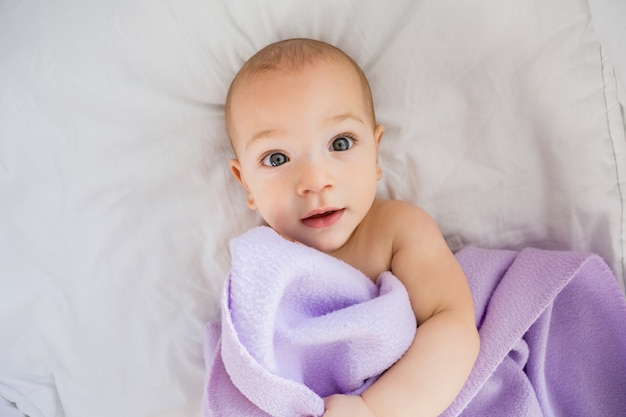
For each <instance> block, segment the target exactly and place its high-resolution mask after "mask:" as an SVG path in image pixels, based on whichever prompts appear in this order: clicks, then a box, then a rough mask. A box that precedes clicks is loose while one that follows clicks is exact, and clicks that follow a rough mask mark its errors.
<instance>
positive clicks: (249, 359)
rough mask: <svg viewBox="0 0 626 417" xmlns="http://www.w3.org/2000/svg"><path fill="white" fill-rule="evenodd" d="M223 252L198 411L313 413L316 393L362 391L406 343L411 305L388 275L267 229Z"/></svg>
mask: <svg viewBox="0 0 626 417" xmlns="http://www.w3.org/2000/svg"><path fill="white" fill-rule="evenodd" d="M230 250H231V256H232V267H231V272H230V275H229V277H228V280H227V282H226V284H225V288H224V294H223V297H222V320H221V323H211V324H209V325H208V326H207V335H206V343H205V345H206V347H205V358H206V362H207V367H208V369H209V371H208V374H209V378H208V383H207V396H206V402H205V404H204V405H205V414H206V415H210V416H267V415H270V416H276V417H279V416H285V417H294V416H320V415H322V414H323V412H324V403H323V400H322V397H325V396H328V395H331V394H334V393H354V394H358V393H360V392H362V391H363V390H364V389H365V388H367V386H369V384H371V383H372V382H373V381H374V380H375V378H376V377H377V376H379V375H380V374H381V373H382V372H383V371H384V370H386V369H387V368H389V367H390V366H391V365H393V363H394V362H395V361H397V360H398V359H399V358H400V357H401V356H402V354H403V353H404V352H405V351H406V349H407V348H408V347H409V345H410V344H411V342H412V341H413V337H414V336H415V331H416V322H415V317H414V315H413V311H412V309H411V304H410V302H409V299H408V295H407V293H406V290H405V288H404V286H403V285H402V284H401V283H400V282H399V281H398V279H397V278H396V277H394V276H393V275H392V274H391V273H388V272H386V273H383V274H381V275H380V276H379V277H378V279H377V283H376V284H374V283H373V282H372V281H371V280H370V279H369V278H367V277H366V276H365V275H363V273H362V272H360V271H358V270H357V269H355V268H353V267H351V266H350V265H348V264H346V263H344V262H341V261H339V260H337V259H335V258H333V257H331V256H329V255H326V254H324V253H322V252H319V251H317V250H314V249H311V248H308V247H306V246H303V245H300V244H297V243H294V242H289V241H287V240H285V239H283V238H282V237H280V236H279V235H278V234H277V233H276V232H274V231H273V230H272V229H270V228H267V227H259V228H255V229H252V230H250V231H249V232H247V233H245V234H244V235H242V236H240V237H238V238H235V239H233V240H232V241H231V244H230Z"/></svg>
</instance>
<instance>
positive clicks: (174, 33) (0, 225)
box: [0, 0, 626, 417]
mask: <svg viewBox="0 0 626 417" xmlns="http://www.w3.org/2000/svg"><path fill="white" fill-rule="evenodd" d="M624 22H626V6H625V4H623V3H620V2H617V1H610V0H591V1H589V2H587V1H584V0H531V1H526V2H518V1H512V0H497V1H496V0H475V1H471V2H453V1H451V0H420V1H412V0H411V1H409V0H406V1H396V2H385V3H383V2H376V1H366V2H358V1H354V0H342V1H319V2H308V1H303V0H297V1H269V2H255V1H251V0H246V1H243V0H242V1H237V2H227V1H215V0H205V1H199V0H187V1H184V2H176V1H168V0H157V1H138V0H136V1H115V0H108V1H107V0H100V1H91V2H82V1H78V0H50V1H36V0H32V1H19V2H18V1H1V2H0V415H2V416H18V417H22V416H24V415H26V416H29V417H63V416H66V417H76V416H81V417H84V416H90V417H100V416H103V417H105V416H106V417H112V416H115V417H144V416H146V417H147V416H151V417H157V416H158V417H195V416H199V415H200V407H199V404H200V401H201V397H202V389H203V381H204V362H203V353H202V352H203V350H202V345H203V328H204V324H205V323H206V322H208V321H210V320H214V319H216V318H217V317H218V316H219V305H220V304H219V298H220V294H221V288H222V285H223V283H224V280H225V278H226V276H227V274H228V270H229V265H230V255H229V252H228V242H229V241H230V239H231V238H233V237H234V236H237V235H239V234H241V233H242V232H244V231H245V230H247V229H249V228H250V227H252V226H255V225H258V224H260V219H258V218H257V217H256V215H255V213H253V212H250V211H249V210H248V209H247V207H246V205H245V195H244V194H243V192H242V191H241V190H240V187H239V186H238V185H237V184H236V181H235V179H234V178H232V176H231V175H230V172H229V170H228V164H227V161H228V159H229V158H231V157H232V151H231V149H230V145H229V141H228V139H227V135H226V132H225V127H224V122H223V102H224V99H225V95H226V91H227V88H228V85H229V83H230V80H232V78H233V76H234V74H235V72H236V71H237V70H238V68H239V67H240V66H241V64H242V63H243V62H244V61H245V60H246V59H247V58H248V57H249V56H251V55H252V54H253V53H254V52H255V51H256V50H258V49H259V48H261V47H262V46H264V45H266V44H268V43H270V42H272V41H275V40H279V39H284V38H291V37H313V38H318V39H321V40H324V41H327V42H330V43H333V44H335V45H337V46H339V47H341V48H342V49H344V50H345V51H346V52H347V53H349V54H350V55H351V56H352V57H353V58H354V59H355V60H356V61H357V62H358V63H359V64H361V66H362V67H363V68H364V71H365V73H366V74H367V76H368V78H369V80H370V83H371V86H372V91H373V96H374V101H375V103H376V112H377V118H378V121H379V122H380V123H382V124H384V125H385V127H386V129H385V136H384V138H383V142H382V145H381V155H380V158H381V166H382V168H383V171H384V176H383V179H382V180H381V181H380V183H379V190H378V191H379V195H380V196H381V197H385V198H396V199H404V200H408V201H412V202H414V203H416V204H418V205H420V206H421V207H423V208H424V209H425V210H426V211H427V212H428V213H430V214H431V215H432V216H433V217H434V218H435V220H436V221H437V222H438V224H439V225H440V227H441V229H442V231H443V233H444V235H445V237H446V239H447V241H448V243H449V245H450V247H451V248H452V249H453V250H454V251H458V250H460V249H462V248H465V247H468V246H478V247H482V248H494V249H512V250H518V249H522V248H527V247H532V248H539V249H550V250H552V249H554V250H564V251H585V252H593V253H597V254H599V255H600V256H601V257H602V258H603V259H604V260H605V261H606V263H607V264H608V265H609V266H610V267H611V268H612V270H613V272H614V274H615V276H616V279H617V281H618V283H619V285H620V286H621V288H622V290H623V289H624V288H625V283H626V260H625V254H626V139H625V126H626V125H625V117H624V103H626V90H624V86H625V85H626V84H624V83H625V82H626V44H625V43H624V42H623V39H624V37H625V36H626V24H625V23H624ZM624 325H625V326H626V323H625V324H624Z"/></svg>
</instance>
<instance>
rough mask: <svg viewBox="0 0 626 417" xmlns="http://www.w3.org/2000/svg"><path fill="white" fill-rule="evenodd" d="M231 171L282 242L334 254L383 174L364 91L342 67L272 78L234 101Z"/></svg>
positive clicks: (274, 73)
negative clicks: (278, 234) (302, 244)
mask: <svg viewBox="0 0 626 417" xmlns="http://www.w3.org/2000/svg"><path fill="white" fill-rule="evenodd" d="M230 133H231V139H232V140H233V147H234V149H235V152H236V154H237V158H238V159H237V160H233V161H231V169H232V172H233V174H234V175H235V177H237V178H238V179H239V181H240V182H241V184H242V185H243V187H244V188H245V189H246V192H247V193H248V205H249V206H250V208H252V209H256V210H259V212H260V214H261V216H262V217H263V218H264V219H265V221H266V222H267V223H268V224H269V225H270V226H271V227H272V228H274V229H275V230H276V231H277V232H278V233H280V234H282V235H283V236H285V237H287V238H289V239H293V240H295V241H298V242H301V243H304V244H306V245H308V246H312V247H315V248H317V249H319V250H322V251H325V252H332V251H334V250H336V249H339V248H340V247H342V246H343V245H344V244H345V243H346V242H347V241H348V239H349V238H350V236H351V235H352V233H353V232H354V230H355V228H356V227H357V226H358V224H359V223H360V222H361V220H363V218H364V217H365V215H366V214H367V212H368V210H369V209H370V207H371V205H372V202H373V201H374V198H375V194H376V183H377V181H378V179H380V177H381V175H382V173H381V170H380V167H379V165H378V145H379V142H380V139H381V137H382V133H383V128H382V126H377V127H374V121H373V120H371V115H370V113H369V111H368V106H367V104H366V100H365V98H364V96H363V90H362V88H361V83H360V80H359V78H358V75H357V74H356V72H355V71H354V70H353V69H352V68H351V67H350V66H348V65H347V64H343V63H328V62H319V63H318V64H316V65H315V66H310V65H308V66H306V67H305V68H304V69H301V70H297V71H295V70H287V69H285V70H271V71H266V72H263V73H261V74H260V75H256V76H254V77H253V78H251V79H247V80H245V81H244V82H243V85H241V86H240V88H238V89H237V91H235V92H234V94H233V96H232V101H231V118H230Z"/></svg>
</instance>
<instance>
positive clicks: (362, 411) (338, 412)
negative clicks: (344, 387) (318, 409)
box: [322, 394, 375, 417]
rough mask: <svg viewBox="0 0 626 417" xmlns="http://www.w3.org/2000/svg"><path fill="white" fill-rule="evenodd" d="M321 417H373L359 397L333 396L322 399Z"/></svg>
mask: <svg viewBox="0 0 626 417" xmlns="http://www.w3.org/2000/svg"><path fill="white" fill-rule="evenodd" d="M324 407H325V409H326V411H325V412H324V415H323V416H322V417H375V416H374V413H372V411H371V410H370V409H369V407H368V406H367V404H365V401H363V398H361V397H360V396H359V395H340V394H335V395H331V396H330V397H326V398H324Z"/></svg>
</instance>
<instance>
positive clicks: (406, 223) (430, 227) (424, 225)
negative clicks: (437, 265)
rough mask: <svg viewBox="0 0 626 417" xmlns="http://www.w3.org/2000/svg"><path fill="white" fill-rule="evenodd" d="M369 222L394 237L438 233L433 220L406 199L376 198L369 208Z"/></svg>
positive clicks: (424, 235) (425, 235)
mask: <svg viewBox="0 0 626 417" xmlns="http://www.w3.org/2000/svg"><path fill="white" fill-rule="evenodd" d="M371 222H372V224H373V225H375V227H376V228H378V229H379V230H383V229H384V230H387V231H389V232H391V233H392V234H393V235H395V236H396V237H398V236H402V235H405V234H407V233H409V234H411V235H415V233H416V232H419V235H420V236H423V237H427V236H429V235H430V234H431V233H439V228H438V227H437V225H436V224H435V221H434V220H433V219H432V217H430V216H429V215H428V213H426V211H424V210H423V209H422V208H420V207H419V206H417V205H415V204H412V203H410V202H408V201H402V200H384V199H376V200H375V201H374V204H373V205H372V209H371Z"/></svg>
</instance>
